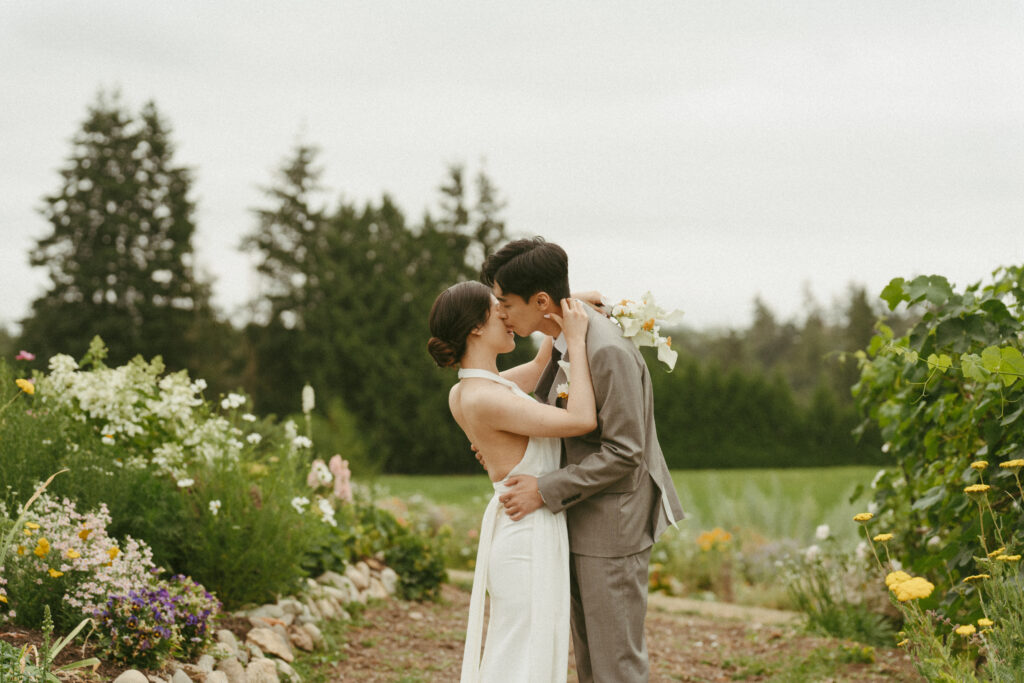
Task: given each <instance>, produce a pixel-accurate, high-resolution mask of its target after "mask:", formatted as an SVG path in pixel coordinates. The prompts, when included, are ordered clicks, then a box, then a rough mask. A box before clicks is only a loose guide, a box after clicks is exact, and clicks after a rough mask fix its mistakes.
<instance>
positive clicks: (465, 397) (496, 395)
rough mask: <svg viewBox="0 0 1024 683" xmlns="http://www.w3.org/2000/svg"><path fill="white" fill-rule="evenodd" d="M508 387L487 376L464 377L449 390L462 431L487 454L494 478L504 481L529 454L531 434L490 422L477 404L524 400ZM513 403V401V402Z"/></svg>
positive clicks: (489, 469)
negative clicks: (527, 449)
mask: <svg viewBox="0 0 1024 683" xmlns="http://www.w3.org/2000/svg"><path fill="white" fill-rule="evenodd" d="M524 400H526V399H523V398H521V397H519V396H516V395H515V394H514V393H513V392H512V391H511V390H510V389H509V388H508V387H504V386H502V385H500V384H495V383H494V382H492V381H489V380H486V379H464V380H462V381H461V382H459V383H458V384H456V385H455V386H454V387H452V390H451V392H450V393H449V394H448V406H449V408H451V411H452V416H454V417H455V422H457V423H458V425H459V427H461V428H462V431H463V432H465V434H466V437H467V438H468V439H469V441H470V443H472V444H473V445H474V446H475V447H476V448H477V450H478V451H479V452H480V456H481V458H483V462H484V467H485V468H487V475H488V476H489V477H490V478H491V481H501V480H502V479H504V478H505V477H507V476H508V473H509V472H511V471H512V468H513V467H515V466H516V465H518V464H519V461H520V460H522V459H523V455H525V454H526V447H527V445H528V444H529V442H530V438H529V437H528V436H523V435H522V434H513V433H512V432H506V431H502V430H500V429H495V428H494V427H492V426H490V425H489V424H488V423H487V422H486V421H484V420H482V419H480V417H481V416H480V415H479V414H478V411H475V410H474V409H473V404H474V403H478V404H479V402H482V401H488V402H495V401H497V402H501V403H503V402H505V401H509V402H510V403H511V402H512V401H524ZM509 407H510V408H511V407H512V406H511V405H510V406H509Z"/></svg>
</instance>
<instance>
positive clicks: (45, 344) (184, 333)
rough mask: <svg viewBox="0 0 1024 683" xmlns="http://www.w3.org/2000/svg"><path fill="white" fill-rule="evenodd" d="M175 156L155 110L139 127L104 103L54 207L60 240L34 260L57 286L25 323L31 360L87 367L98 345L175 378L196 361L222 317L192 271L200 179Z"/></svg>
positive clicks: (77, 141)
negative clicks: (62, 360)
mask: <svg viewBox="0 0 1024 683" xmlns="http://www.w3.org/2000/svg"><path fill="white" fill-rule="evenodd" d="M173 156H174V146H173V144H172V142H171V139H170V132H169V129H168V126H167V124H166V123H165V121H164V120H163V119H162V117H161V116H160V115H159V113H158V112H157V109H156V106H155V105H154V104H153V103H149V104H146V105H145V106H143V107H142V109H141V110H140V112H139V113H138V115H134V114H132V113H131V112H129V111H128V110H127V109H126V108H125V107H124V106H123V105H122V104H121V102H120V100H119V98H118V96H117V95H116V94H115V95H114V96H113V97H108V96H106V95H105V94H103V93H100V95H99V96H98V97H97V100H96V102H95V103H94V104H93V105H91V106H90V108H89V112H88V116H87V117H86V120H85V121H84V122H83V124H82V127H81V129H80V130H79V132H78V133H77V134H76V135H75V137H74V140H73V148H72V152H71V155H70V158H69V160H68V162H67V164H66V166H65V167H64V168H63V169H62V170H61V177H62V181H61V186H60V188H59V189H58V190H57V191H56V192H55V193H54V194H53V195H50V196H48V197H46V198H45V200H44V201H45V206H44V208H43V215H44V216H45V217H46V218H47V219H48V220H49V222H50V223H51V225H52V231H51V232H50V233H49V234H48V235H46V236H44V237H43V238H41V239H40V240H39V241H38V243H37V244H36V247H35V248H34V249H33V250H32V252H31V258H30V260H31V263H32V265H33V266H38V267H45V268H46V269H47V270H48V272H49V278H50V285H49V289H48V291H47V292H46V293H45V294H44V295H42V296H41V297H40V298H38V299H36V301H35V302H33V304H32V314H31V316H30V317H29V318H28V319H27V320H26V321H25V322H24V327H23V331H22V339H21V344H22V347H23V348H26V349H30V350H32V351H34V352H35V353H37V354H40V355H41V356H42V357H49V356H52V355H54V354H56V353H58V352H60V353H72V354H74V355H76V356H77V355H79V354H81V353H82V352H83V351H84V350H85V348H86V345H87V344H88V342H89V340H90V339H91V338H92V337H93V336H94V335H97V334H98V335H101V336H102V337H103V338H104V339H106V340H107V343H108V344H109V345H110V348H111V352H112V358H113V359H114V360H115V361H116V362H124V361H126V360H128V359H129V358H131V357H132V356H134V355H135V354H137V353H141V354H143V355H145V356H146V357H151V356H155V355H162V356H163V357H164V359H165V360H166V362H167V363H168V365H170V366H171V367H172V368H175V369H177V368H183V367H186V366H188V364H189V363H190V362H191V361H194V360H195V357H196V356H197V355H198V353H199V351H200V349H201V348H203V341H204V340H206V338H207V336H208V331H209V329H210V328H211V327H214V325H213V324H212V323H213V315H212V312H211V310H210V304H209V286H208V285H207V284H206V283H203V282H200V281H199V280H198V279H197V278H196V276H195V274H194V270H193V255H192V252H193V247H192V237H193V233H194V232H195V223H194V220H193V214H194V211H195V206H194V204H193V202H192V200H191V199H190V198H189V193H190V191H191V183H192V176H191V172H190V171H189V170H188V169H187V168H185V167H183V166H178V165H176V164H175V162H174V159H173ZM214 338H215V337H214V336H212V335H209V339H214Z"/></svg>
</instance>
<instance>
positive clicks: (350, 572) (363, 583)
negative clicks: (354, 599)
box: [345, 562, 370, 591]
mask: <svg viewBox="0 0 1024 683" xmlns="http://www.w3.org/2000/svg"><path fill="white" fill-rule="evenodd" d="M359 564H361V565H363V566H364V567H366V564H365V563H363V562H360V563H359ZM369 569H370V568H369V567H366V570H367V572H366V574H363V572H362V570H360V569H356V568H355V567H353V566H352V565H349V566H347V567H345V576H346V577H348V580H349V581H351V582H352V583H353V584H354V585H355V587H356V589H357V590H359V591H364V590H366V589H367V588H369V587H370V572H369Z"/></svg>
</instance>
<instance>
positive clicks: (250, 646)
mask: <svg viewBox="0 0 1024 683" xmlns="http://www.w3.org/2000/svg"><path fill="white" fill-rule="evenodd" d="M245 650H246V651H248V653H249V659H248V660H247V661H246V666H249V664H248V663H249V662H251V661H252V660H254V659H263V658H264V656H265V655H264V654H263V650H261V649H260V648H259V646H258V645H256V644H255V643H246V644H245Z"/></svg>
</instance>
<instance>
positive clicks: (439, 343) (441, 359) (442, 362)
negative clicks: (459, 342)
mask: <svg viewBox="0 0 1024 683" xmlns="http://www.w3.org/2000/svg"><path fill="white" fill-rule="evenodd" d="M427 351H428V352H429V353H430V357H431V358H433V359H434V362H435V363H437V365H438V367H442V368H450V367H451V366H453V365H455V364H456V363H457V362H458V361H459V357H458V355H457V353H456V351H455V347H454V346H452V345H451V344H449V343H448V342H446V341H445V340H443V339H439V338H438V337H431V338H430V341H428V342H427Z"/></svg>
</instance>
